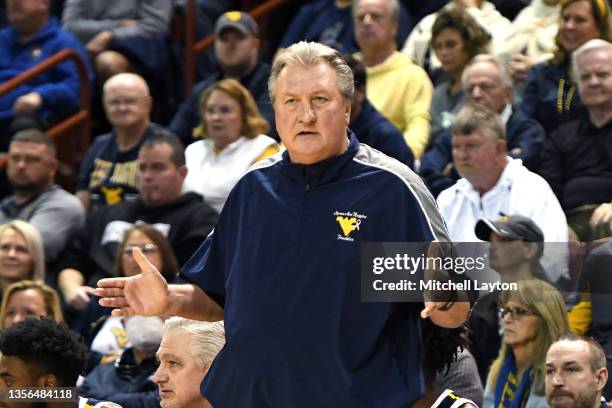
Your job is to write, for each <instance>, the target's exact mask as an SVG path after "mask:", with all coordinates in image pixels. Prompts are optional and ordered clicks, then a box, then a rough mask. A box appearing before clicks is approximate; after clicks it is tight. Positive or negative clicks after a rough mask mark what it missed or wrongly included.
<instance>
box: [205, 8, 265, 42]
mask: <svg viewBox="0 0 612 408" xmlns="http://www.w3.org/2000/svg"><path fill="white" fill-rule="evenodd" d="M228 28H231V29H233V30H236V31H238V32H240V33H242V34H244V35H248V36H253V37H259V26H258V25H257V23H256V22H255V20H253V17H251V16H250V15H249V14H248V13H244V12H242V11H228V12H226V13H223V15H222V16H221V17H219V18H218V19H217V21H216V22H215V36H218V35H219V34H221V32H223V30H227V29H228Z"/></svg>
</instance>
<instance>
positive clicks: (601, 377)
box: [595, 367, 608, 392]
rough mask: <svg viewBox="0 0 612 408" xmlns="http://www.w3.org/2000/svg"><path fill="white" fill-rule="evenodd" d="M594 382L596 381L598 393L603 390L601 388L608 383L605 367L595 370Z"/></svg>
mask: <svg viewBox="0 0 612 408" xmlns="http://www.w3.org/2000/svg"><path fill="white" fill-rule="evenodd" d="M595 380H596V385H597V387H596V390H597V391H598V392H601V390H603V388H604V387H605V386H606V383H607V382H608V369H607V368H606V367H602V368H600V369H599V370H597V373H596V374H595Z"/></svg>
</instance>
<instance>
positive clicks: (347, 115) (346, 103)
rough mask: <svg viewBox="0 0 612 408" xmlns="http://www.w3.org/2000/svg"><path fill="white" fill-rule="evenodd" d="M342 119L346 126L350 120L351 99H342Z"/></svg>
mask: <svg viewBox="0 0 612 408" xmlns="http://www.w3.org/2000/svg"><path fill="white" fill-rule="evenodd" d="M344 119H345V122H346V126H347V127H348V125H349V123H350V122H351V101H344Z"/></svg>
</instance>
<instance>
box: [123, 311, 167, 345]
mask: <svg viewBox="0 0 612 408" xmlns="http://www.w3.org/2000/svg"><path fill="white" fill-rule="evenodd" d="M163 326H164V322H163V321H162V320H161V319H160V318H159V317H155V316H153V317H143V316H133V317H130V318H128V320H127V322H126V324H125V331H126V333H127V337H128V339H129V340H130V343H132V347H134V348H137V349H139V350H145V351H150V350H157V348H158V347H159V344H160V343H161V340H162V329H163Z"/></svg>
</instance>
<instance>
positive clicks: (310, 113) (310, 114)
mask: <svg viewBox="0 0 612 408" xmlns="http://www.w3.org/2000/svg"><path fill="white" fill-rule="evenodd" d="M299 109H300V111H299V113H298V115H299V116H298V120H299V121H300V122H301V123H312V122H314V121H315V119H316V115H315V112H314V109H313V108H312V105H311V104H310V103H309V102H305V103H302V104H300V108H299Z"/></svg>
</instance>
